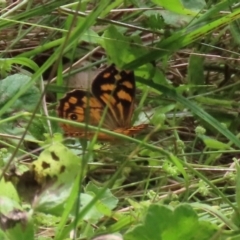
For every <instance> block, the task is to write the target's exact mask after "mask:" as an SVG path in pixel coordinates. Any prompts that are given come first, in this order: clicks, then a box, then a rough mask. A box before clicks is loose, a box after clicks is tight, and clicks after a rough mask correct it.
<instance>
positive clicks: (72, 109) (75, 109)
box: [57, 90, 103, 135]
mask: <svg viewBox="0 0 240 240" xmlns="http://www.w3.org/2000/svg"><path fill="white" fill-rule="evenodd" d="M57 111H58V115H59V117H61V118H64V119H67V120H72V121H75V122H86V123H89V124H90V125H95V126H97V125H98V124H99V122H100V120H101V116H102V112H103V106H102V104H101V103H100V102H99V101H98V100H97V99H96V98H95V97H94V96H92V94H91V93H89V92H86V91H83V90H74V91H71V92H69V93H67V94H66V95H65V97H64V98H62V99H61V100H60V101H59V105H58V108H57ZM61 126H62V127H63V128H64V129H65V131H66V133H67V134H70V135H72V134H75V132H79V131H80V129H79V127H75V126H72V125H68V124H61ZM83 131H84V129H82V132H83Z"/></svg>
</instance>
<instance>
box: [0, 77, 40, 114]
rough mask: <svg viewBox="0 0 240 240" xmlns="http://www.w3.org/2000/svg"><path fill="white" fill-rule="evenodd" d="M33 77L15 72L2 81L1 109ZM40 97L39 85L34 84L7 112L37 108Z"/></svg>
mask: <svg viewBox="0 0 240 240" xmlns="http://www.w3.org/2000/svg"><path fill="white" fill-rule="evenodd" d="M30 80H31V78H30V77H29V76H27V75H23V74H14V75H11V76H9V77H7V78H5V79H3V80H1V81H0V109H1V107H3V106H4V105H5V103H7V102H8V101H9V100H11V99H12V98H13V97H14V96H15V95H16V94H17V93H18V92H19V91H20V90H21V89H22V88H23V87H24V86H25V85H26V84H28V83H29V81H30ZM39 99H40V91H39V90H38V88H37V87H35V86H34V85H32V86H31V87H30V88H29V89H28V90H27V91H25V92H24V93H23V94H22V95H21V96H20V97H19V98H18V99H17V100H16V101H15V102H14V104H13V105H12V106H11V108H9V109H8V111H7V112H12V111H19V110H22V111H24V110H25V111H32V110H33V109H35V107H36V105H37V103H38V101H39Z"/></svg>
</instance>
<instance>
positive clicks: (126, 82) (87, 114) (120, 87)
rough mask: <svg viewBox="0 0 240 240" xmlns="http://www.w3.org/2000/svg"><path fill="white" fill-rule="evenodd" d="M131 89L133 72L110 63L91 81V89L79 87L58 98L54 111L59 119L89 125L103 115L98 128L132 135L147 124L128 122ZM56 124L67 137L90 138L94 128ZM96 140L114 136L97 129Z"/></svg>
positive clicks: (133, 87)
mask: <svg viewBox="0 0 240 240" xmlns="http://www.w3.org/2000/svg"><path fill="white" fill-rule="evenodd" d="M135 91H136V85H135V78H134V73H133V72H132V71H124V70H122V71H120V70H118V69H117V68H116V67H115V65H111V66H109V67H107V68H106V69H104V70H103V71H102V72H100V73H99V74H98V75H97V77H96V78H95V79H94V80H93V82H92V85H91V92H90V91H84V90H80V89H77V90H73V91H71V92H68V93H67V94H66V95H65V96H64V97H63V98H62V99H61V100H60V101H59V105H58V107H57V113H58V116H59V117H61V118H63V119H67V120H72V121H76V122H80V123H87V124H90V125H93V126H98V125H99V123H100V122H101V118H102V117H104V119H103V121H102V125H101V127H102V128H105V129H108V130H111V131H113V132H116V133H121V134H124V135H127V136H133V135H134V134H136V133H138V132H140V131H141V130H142V129H144V128H146V127H147V124H141V125H138V126H132V124H131V120H132V115H133V111H134V100H135ZM105 109H106V110H105ZM105 111H106V112H105ZM60 126H61V127H62V128H63V130H64V132H65V134H66V135H67V136H74V137H79V138H87V139H91V138H92V137H93V136H94V134H95V132H94V131H90V130H89V129H86V128H84V127H83V128H79V127H76V126H73V125H70V124H65V123H61V124H60ZM97 139H98V140H100V141H112V140H115V137H113V136H110V135H108V134H106V133H102V132H98V135H97Z"/></svg>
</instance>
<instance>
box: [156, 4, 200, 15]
mask: <svg viewBox="0 0 240 240" xmlns="http://www.w3.org/2000/svg"><path fill="white" fill-rule="evenodd" d="M152 2H154V3H156V4H157V5H159V6H162V7H164V8H165V9H167V10H170V11H172V12H175V13H179V14H183V15H191V16H195V15H196V14H197V12H194V11H191V10H190V9H187V8H185V7H184V5H183V4H182V3H181V1H180V0H171V1H169V0H152Z"/></svg>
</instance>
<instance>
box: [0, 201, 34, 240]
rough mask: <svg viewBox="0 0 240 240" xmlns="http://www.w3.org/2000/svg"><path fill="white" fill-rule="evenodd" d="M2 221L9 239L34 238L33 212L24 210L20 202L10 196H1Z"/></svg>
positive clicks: (2, 227) (2, 226)
mask: <svg viewBox="0 0 240 240" xmlns="http://www.w3.org/2000/svg"><path fill="white" fill-rule="evenodd" d="M0 222H1V229H3V230H4V232H5V233H6V236H7V237H8V238H9V239H11V240H24V239H29V240H32V239H34V228H33V221H32V216H31V213H27V212H25V211H23V209H22V207H21V206H20V205H19V203H17V202H16V201H14V200H12V199H10V198H8V197H3V196H1V197H0Z"/></svg>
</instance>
